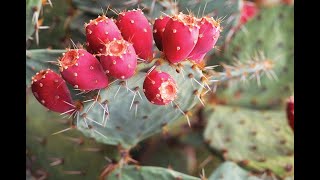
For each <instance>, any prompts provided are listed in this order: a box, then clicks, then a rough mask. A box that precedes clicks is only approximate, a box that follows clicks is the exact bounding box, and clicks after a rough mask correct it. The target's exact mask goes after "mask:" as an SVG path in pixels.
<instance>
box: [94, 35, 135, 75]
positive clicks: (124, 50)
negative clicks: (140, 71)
mask: <svg viewBox="0 0 320 180" xmlns="http://www.w3.org/2000/svg"><path fill="white" fill-rule="evenodd" d="M100 63H101V65H102V67H103V69H104V70H105V72H106V73H107V75H110V76H112V77H114V78H117V79H128V78H130V77H132V76H133V75H134V73H135V70H136V67H137V54H136V52H135V50H134V48H133V46H132V44H131V43H129V42H127V41H125V40H123V39H121V40H113V41H111V42H109V43H107V44H105V48H104V54H102V55H101V56H100Z"/></svg>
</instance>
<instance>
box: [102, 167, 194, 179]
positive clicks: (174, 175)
mask: <svg viewBox="0 0 320 180" xmlns="http://www.w3.org/2000/svg"><path fill="white" fill-rule="evenodd" d="M106 179H108V180H147V179H148V180H149V179H150V180H151V179H154V180H173V179H183V180H200V178H197V177H193V176H189V175H186V174H182V173H180V172H177V171H173V170H170V169H165V168H161V167H152V166H139V167H138V166H131V165H130V166H125V167H123V168H122V169H117V170H115V171H114V172H113V173H112V174H110V176H108V177H107V178H106Z"/></svg>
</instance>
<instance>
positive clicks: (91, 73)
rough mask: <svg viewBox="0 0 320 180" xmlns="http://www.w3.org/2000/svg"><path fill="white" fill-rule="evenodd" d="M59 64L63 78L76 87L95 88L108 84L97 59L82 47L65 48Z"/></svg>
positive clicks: (83, 88)
mask: <svg viewBox="0 0 320 180" xmlns="http://www.w3.org/2000/svg"><path fill="white" fill-rule="evenodd" d="M59 64H60V72H61V75H62V77H63V79H65V80H66V81H67V82H68V83H70V84H71V85H72V86H73V87H74V88H76V89H80V90H95V89H102V88H105V87H107V86H108V78H107V76H106V75H105V73H104V71H103V68H102V66H101V64H100V63H99V61H98V59H97V58H95V57H94V56H93V55H92V54H90V53H89V52H87V51H86V50H84V49H69V50H67V52H66V53H64V55H63V57H62V58H61V59H60V60H59Z"/></svg>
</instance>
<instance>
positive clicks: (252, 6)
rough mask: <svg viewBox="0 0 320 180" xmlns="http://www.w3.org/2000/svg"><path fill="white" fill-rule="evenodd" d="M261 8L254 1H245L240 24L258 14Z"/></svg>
mask: <svg viewBox="0 0 320 180" xmlns="http://www.w3.org/2000/svg"><path fill="white" fill-rule="evenodd" d="M258 12H259V9H258V7H257V5H256V3H254V2H250V1H243V6H242V9H241V15H240V26H241V25H243V24H245V23H247V22H248V21H249V20H251V19H252V18H253V17H254V16H255V15H256V14H258Z"/></svg>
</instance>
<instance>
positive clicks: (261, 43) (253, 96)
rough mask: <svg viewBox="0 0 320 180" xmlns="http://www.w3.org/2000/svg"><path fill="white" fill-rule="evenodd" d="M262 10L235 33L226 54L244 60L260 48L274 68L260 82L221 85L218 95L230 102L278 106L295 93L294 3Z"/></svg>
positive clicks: (259, 50)
mask: <svg viewBox="0 0 320 180" xmlns="http://www.w3.org/2000/svg"><path fill="white" fill-rule="evenodd" d="M260 13H261V14H260V15H258V16H257V17H255V18H254V19H252V20H251V21H250V22H248V23H247V24H246V26H245V30H243V31H239V32H238V33H237V34H236V35H235V36H234V39H233V40H232V42H231V43H230V46H229V47H228V48H227V49H226V51H225V52H224V58H225V59H229V60H232V59H234V58H236V59H238V60H240V61H242V60H244V59H248V56H251V55H254V54H258V53H260V52H261V53H263V54H264V56H265V57H266V58H268V59H270V60H271V61H273V63H274V69H273V71H274V72H272V73H268V74H266V75H267V76H264V77H261V78H259V79H260V81H258V83H255V82H250V83H247V84H244V83H235V84H234V85H230V86H228V87H227V88H221V89H220V91H218V97H219V98H221V99H223V100H224V101H225V102H226V103H227V104H231V105H240V106H247V107H251V106H254V107H257V108H269V107H270V108H275V107H281V105H283V103H284V100H285V98H286V97H288V96H290V95H292V94H293V85H294V81H293V80H294V74H293V67H294V52H293V44H294V43H293V35H292V34H293V7H292V6H278V7H274V8H268V9H261V11H260ZM268 77H269V78H268ZM272 79H273V80H272ZM259 84H260V85H259Z"/></svg>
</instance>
